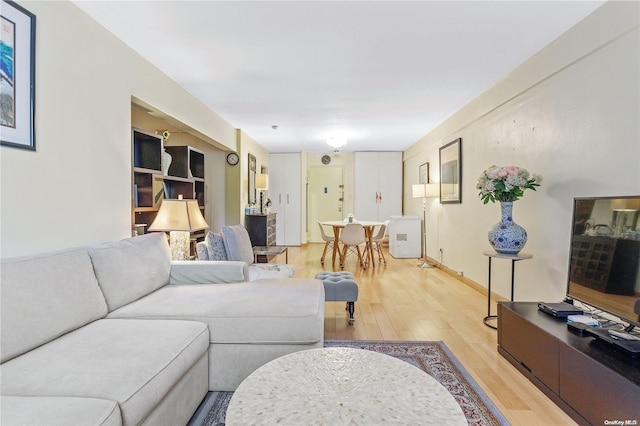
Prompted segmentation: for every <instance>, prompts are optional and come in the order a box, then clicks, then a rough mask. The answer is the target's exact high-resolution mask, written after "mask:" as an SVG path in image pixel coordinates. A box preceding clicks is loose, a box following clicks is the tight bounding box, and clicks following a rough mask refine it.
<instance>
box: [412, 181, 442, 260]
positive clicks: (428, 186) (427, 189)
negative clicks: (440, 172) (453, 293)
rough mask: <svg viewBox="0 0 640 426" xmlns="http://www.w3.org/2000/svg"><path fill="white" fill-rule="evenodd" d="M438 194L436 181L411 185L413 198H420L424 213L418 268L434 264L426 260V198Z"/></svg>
mask: <svg viewBox="0 0 640 426" xmlns="http://www.w3.org/2000/svg"><path fill="white" fill-rule="evenodd" d="M439 196H440V186H439V185H438V184H437V183H421V184H417V185H413V198H422V214H423V215H424V233H423V235H422V237H423V239H424V262H422V263H421V264H420V265H418V267H419V268H433V267H435V265H432V264H430V263H429V262H428V261H427V198H438V197H439Z"/></svg>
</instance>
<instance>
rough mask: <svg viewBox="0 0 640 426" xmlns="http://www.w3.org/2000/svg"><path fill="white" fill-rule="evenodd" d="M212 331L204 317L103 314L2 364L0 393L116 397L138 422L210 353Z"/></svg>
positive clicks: (125, 414)
mask: <svg viewBox="0 0 640 426" xmlns="http://www.w3.org/2000/svg"><path fill="white" fill-rule="evenodd" d="M208 334H209V333H208V330H207V326H206V324H203V323H201V322H193V321H160V320H156V321H145V320H119V319H101V320H98V321H95V322H93V323H91V324H88V325H86V326H84V327H82V328H80V329H78V330H75V331H73V332H71V333H68V334H66V335H64V336H62V337H59V338H58V339H56V340H54V341H52V342H49V343H48V344H46V345H44V346H40V347H39V348H36V349H34V350H32V351H30V352H28V353H26V354H24V355H22V356H20V357H17V358H14V359H12V360H11V361H8V362H5V363H4V364H2V366H0V371H1V373H2V383H1V384H0V386H1V389H2V392H1V393H2V394H5V395H18V396H20V395H22V396H26V395H33V396H60V397H66V396H78V395H81V396H84V397H87V398H98V399H107V400H112V401H117V402H118V404H119V406H120V411H121V412H122V419H123V424H125V425H137V424H140V423H142V422H143V421H144V420H145V418H146V416H148V415H149V413H151V412H152V411H153V409H154V408H155V407H156V406H157V405H158V404H159V403H160V402H161V401H162V399H163V398H164V397H165V395H167V393H169V391H170V390H171V389H172V387H173V386H174V385H175V384H176V383H177V382H178V381H179V380H180V378H181V377H183V376H184V375H185V374H186V373H187V372H188V371H189V370H190V369H191V367H192V366H194V365H195V364H196V362H198V361H200V360H201V359H202V357H203V356H206V353H207V349H208V347H209V339H208V337H209V336H208ZM205 392H206V389H205ZM202 396H203V397H204V394H203V395H202Z"/></svg>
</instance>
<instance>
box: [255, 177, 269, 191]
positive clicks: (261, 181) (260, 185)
mask: <svg viewBox="0 0 640 426" xmlns="http://www.w3.org/2000/svg"><path fill="white" fill-rule="evenodd" d="M268 188H269V175H267V174H265V173H258V174H257V175H256V189H264V190H266V189H268Z"/></svg>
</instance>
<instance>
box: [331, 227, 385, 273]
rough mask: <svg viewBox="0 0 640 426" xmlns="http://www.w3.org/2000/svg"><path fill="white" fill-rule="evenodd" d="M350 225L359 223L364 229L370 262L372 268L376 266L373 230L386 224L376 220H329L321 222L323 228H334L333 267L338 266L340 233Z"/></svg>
mask: <svg viewBox="0 0 640 426" xmlns="http://www.w3.org/2000/svg"><path fill="white" fill-rule="evenodd" d="M349 223H359V224H360V225H362V227H363V228H364V235H365V238H366V240H367V242H366V244H367V248H368V253H369V260H370V261H371V266H376V262H375V260H374V256H373V242H372V238H373V230H374V229H375V227H376V226H382V225H384V222H379V221H375V220H357V221H356V220H354V221H353V222H345V221H343V220H327V221H325V222H320V224H321V225H323V226H331V227H332V228H333V238H334V239H333V255H332V258H331V260H332V265H335V264H336V253H338V250H339V248H338V243H339V242H340V231H341V230H342V228H344V227H345V226H347V225H348V224H349Z"/></svg>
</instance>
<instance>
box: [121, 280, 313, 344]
mask: <svg viewBox="0 0 640 426" xmlns="http://www.w3.org/2000/svg"><path fill="white" fill-rule="evenodd" d="M324 302H325V301H324V286H323V285H322V282H321V281H319V280H315V279H301V278H300V279H299V278H292V279H274V280H258V281H253V282H249V283H239V284H201V285H179V286H178V285H176V286H174V285H169V286H166V287H163V288H161V289H160V290H158V291H156V292H154V293H153V294H150V295H148V296H146V297H144V298H142V299H140V300H138V301H136V302H133V303H131V304H129V305H127V306H123V307H122V308H120V309H118V310H116V311H114V312H111V313H110V314H109V318H146V319H167V318H173V319H186V320H197V321H203V322H205V323H207V325H208V326H209V333H210V337H209V339H210V342H211V343H248V344H262V343H269V344H291V343H295V344H308V343H314V342H318V341H321V340H322V339H323V335H324Z"/></svg>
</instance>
